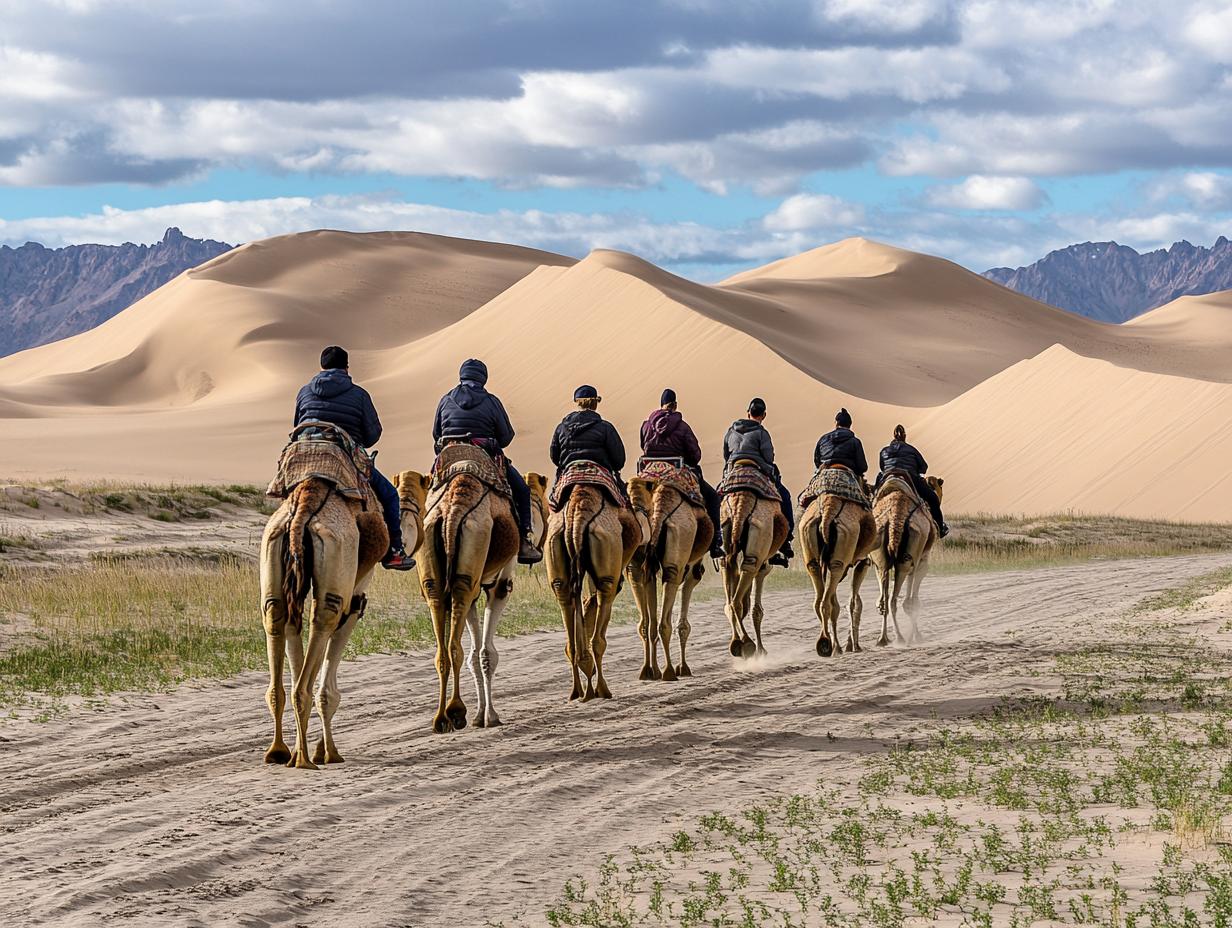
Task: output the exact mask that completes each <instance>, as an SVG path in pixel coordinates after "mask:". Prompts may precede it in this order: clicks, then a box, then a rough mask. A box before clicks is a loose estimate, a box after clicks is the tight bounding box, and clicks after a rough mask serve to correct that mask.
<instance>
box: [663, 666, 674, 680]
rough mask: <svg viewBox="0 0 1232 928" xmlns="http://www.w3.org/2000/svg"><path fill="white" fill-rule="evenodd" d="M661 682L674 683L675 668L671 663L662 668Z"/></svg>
mask: <svg viewBox="0 0 1232 928" xmlns="http://www.w3.org/2000/svg"><path fill="white" fill-rule="evenodd" d="M663 682H664V683H675V682H676V668H675V667H673V666H672V665H671V664H668V665H667V666H666V667H664V668H663Z"/></svg>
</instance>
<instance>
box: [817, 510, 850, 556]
mask: <svg viewBox="0 0 1232 928" xmlns="http://www.w3.org/2000/svg"><path fill="white" fill-rule="evenodd" d="M843 502H844V501H843V500H841V499H839V498H838V497H837V496H823V497H822V498H821V520H820V521H819V522H818V523H817V535H818V540H819V541H820V542H821V563H822V564H829V563H830V555H832V554H833V553H834V548H835V546H836V545H837V544H838V514H839V512H841V511H842V508H843Z"/></svg>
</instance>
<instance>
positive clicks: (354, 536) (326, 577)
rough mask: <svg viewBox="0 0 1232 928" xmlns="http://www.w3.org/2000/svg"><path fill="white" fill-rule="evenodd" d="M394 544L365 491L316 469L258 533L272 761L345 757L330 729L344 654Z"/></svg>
mask: <svg viewBox="0 0 1232 928" xmlns="http://www.w3.org/2000/svg"><path fill="white" fill-rule="evenodd" d="M388 548H389V532H388V531H387V530H386V528H385V523H384V521H383V520H382V518H381V515H380V512H379V509H378V510H377V511H362V506H361V504H360V502H359V501H358V500H354V499H351V498H349V497H345V496H342V495H341V494H339V493H338V492H337V490H336V489H335V487H334V485H333V484H332V483H330V482H329V481H326V480H323V479H321V478H319V477H310V478H308V479H307V480H304V481H302V482H301V483H299V484H298V485H297V486H296V487H295V488H294V489H293V490H292V491H291V493H290V496H288V498H287V499H286V500H285V501H284V502H283V504H282V505H281V506H279V507H278V510H277V511H276V512H275V513H274V514H273V515H272V516H270V518H269V521H268V522H267V523H266V526H265V533H264V534H263V535H262V538H261V602H262V615H263V620H264V625H265V642H266V651H267V653H268V656H269V671H270V684H269V689H268V690H267V692H266V703H267V704H268V706H269V710H270V714H271V715H272V716H273V717H274V740H273V741H272V742H271V743H270V746H269V749H268V750H267V751H266V752H265V762H266V763H267V764H276V763H286V765H287V766H288V767H299V768H301V769H305V770H316V769H319V768H318V765H319V764H322V763H326V764H339V763H342V755H341V754H340V753H339V752H338V747H337V745H336V744H335V743H334V734H333V719H334V713H335V712H336V711H337V709H338V704H339V702H340V701H341V693H340V692H339V690H338V664H339V663H340V662H341V660H342V652H343V649H344V648H345V647H346V643H347V641H348V639H349V638H350V637H351V632H353V631H354V630H355V625H356V623H357V622H358V621H359V619H360V617H361V616H362V615H363V612H364V607H365V606H366V605H367V601H368V598H367V596H365V595H364V590H365V589H366V588H367V586H368V583H369V581H370V580H371V578H372V569H373V568H374V567H375V566H376V564H377V562H378V561H380V559H381V557H382V556H384V554H385V552H386V550H388ZM310 587H311V590H312V593H313V609H312V618H311V621H310V622H309V623H308V646H307V651H306V652H305V649H304V644H303V640H302V637H301V634H302V629H303V625H304V604H305V601H306V599H307V597H308V592H309V588H310ZM288 626H289V627H290V630H291V633H290V634H288V633H287V628H288ZM284 654H285V655H286V656H287V657H289V658H290V660H291V678H292V679H291V690H292V700H291V701H292V706H293V708H294V711H295V748H294V749H293V750H292V749H288V748H287V745H286V742H285V741H283V737H282V713H283V710H284V709H285V708H286V691H285V690H284V689H283V657H284ZM322 663H324V665H325V673H324V675H321V665H322ZM318 676H320V680H321V682H320V686H319V687H318V689H317V692H316V709H317V715H318V716H320V719H321V725H322V729H323V734H322V737H321V740H320V741H318V742H317V745H316V750H315V751H314V753H313V756H312V758H309V756H308V716H309V713H310V711H311V705H312V686H313V683H314V682H315V681H316V680H317V678H318Z"/></svg>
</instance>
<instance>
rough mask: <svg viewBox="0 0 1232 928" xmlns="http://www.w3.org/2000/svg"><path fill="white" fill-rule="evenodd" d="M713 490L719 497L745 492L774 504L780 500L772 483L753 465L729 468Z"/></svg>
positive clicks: (777, 491) (739, 465) (777, 489)
mask: <svg viewBox="0 0 1232 928" xmlns="http://www.w3.org/2000/svg"><path fill="white" fill-rule="evenodd" d="M715 489H717V490H718V491H719V495H720V496H724V495H726V494H728V493H735V492H737V491H738V490H746V491H748V492H751V493H755V494H756V495H758V496H760V497H761V498H762V499H768V500H771V501H772V502H775V503H777V502H780V501H781V499H782V498H781V497H780V496H779V488H778V487H776V486H775V485H774V481H773V480H771V479H770V478H769V477H767V476H766V475H765V474H764V473H762V471H761V468H759V467H757V466H755V465H753V464H743V465H741V464H736V465H735V466H733V467H729V468H728V469H727V470H725V471H724V472H723V479H722V480H720V481H719V485H718V486H717V487H716V488H715Z"/></svg>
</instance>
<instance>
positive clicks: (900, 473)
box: [873, 470, 924, 505]
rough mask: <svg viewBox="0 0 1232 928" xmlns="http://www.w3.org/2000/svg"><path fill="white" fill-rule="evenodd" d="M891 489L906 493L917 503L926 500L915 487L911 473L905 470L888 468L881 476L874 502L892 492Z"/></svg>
mask: <svg viewBox="0 0 1232 928" xmlns="http://www.w3.org/2000/svg"><path fill="white" fill-rule="evenodd" d="M891 490H893V491H895V492H898V493H905V494H906V495H907V496H908V497H910V498H911V499H912V500H914V501H915V502H917V503H920V504H921V505H923V503H924V501H923V500H922V499H921V498H920V494H919V492H918V491H917V490H916V488H915V481H914V480H912V479H911V474H909V473H907V471H905V470H888V471H886V472H885V474H883V475H882V478H881V486H879V487H878V488H877V492H876V493H874V494H873V502H874V503H875V502H877V501H878V500H880V499H881V497H883V496H885V495H886V494H888V493H890V492H891Z"/></svg>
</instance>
